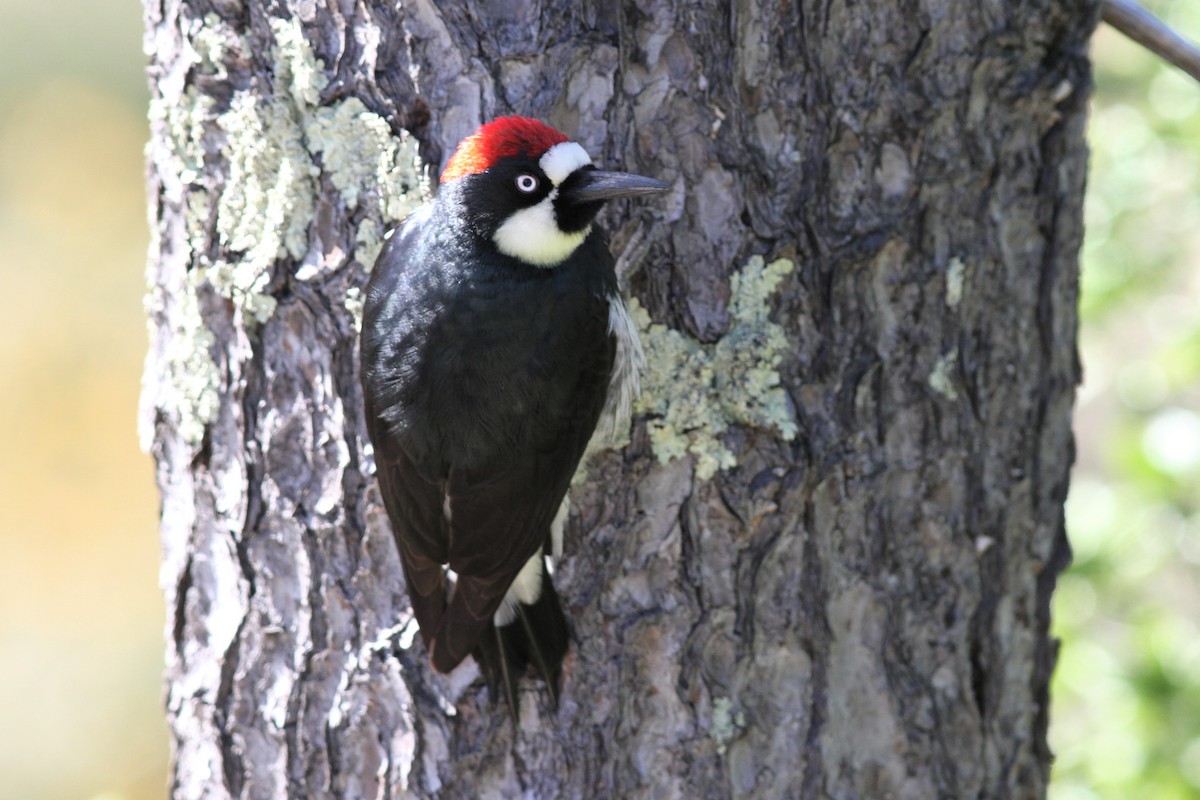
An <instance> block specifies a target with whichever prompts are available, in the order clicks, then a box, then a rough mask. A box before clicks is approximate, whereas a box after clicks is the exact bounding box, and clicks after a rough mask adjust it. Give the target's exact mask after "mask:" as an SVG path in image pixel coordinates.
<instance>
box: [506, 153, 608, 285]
mask: <svg viewBox="0 0 1200 800" xmlns="http://www.w3.org/2000/svg"><path fill="white" fill-rule="evenodd" d="M566 144H573V143H572V142H566ZM557 146H561V145H557ZM576 147H578V145H576ZM551 149H553V148H551ZM580 149H582V148H580ZM547 155H548V154H547ZM543 158H545V156H543ZM556 197H558V189H554V190H553V191H551V192H550V194H548V195H546V197H545V198H544V199H543V200H542V202H540V203H538V204H537V205H536V206H530V207H529V208H523V209H521V210H520V211H517V212H516V213H514V214H513V215H512V216H511V217H509V218H508V219H506V220H505V221H504V223H503V224H502V225H501V226H500V227H499V228H497V229H496V233H495V234H494V237H493V238H494V239H495V242H496V248H497V249H498V250H499V251H500V252H501V253H504V254H505V255H507V256H512V257H513V258H516V259H520V260H521V261H524V262H526V263H528V264H533V265H534V266H536V267H554V266H557V265H559V264H561V263H562V262H563V261H565V260H566V259H567V256H569V255H571V253H574V252H575V248H577V247H579V245H581V244H583V240H584V239H586V238H587V235H588V234H589V233H591V231H592V226H591V225H588V226H587V227H586V228H584V229H583V230H580V231H574V232H573V233H563V231H562V229H561V228H559V227H558V220H556V219H555V218H554V198H556Z"/></svg>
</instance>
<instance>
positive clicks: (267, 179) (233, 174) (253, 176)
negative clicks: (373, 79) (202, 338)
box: [208, 19, 326, 322]
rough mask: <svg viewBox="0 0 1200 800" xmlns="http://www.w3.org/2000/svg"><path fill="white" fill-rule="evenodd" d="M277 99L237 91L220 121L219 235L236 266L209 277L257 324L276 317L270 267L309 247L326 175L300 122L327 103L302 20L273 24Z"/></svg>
mask: <svg viewBox="0 0 1200 800" xmlns="http://www.w3.org/2000/svg"><path fill="white" fill-rule="evenodd" d="M271 29H272V31H273V32H274V34H275V47H274V48H273V49H272V56H273V60H274V75H275V87H274V88H275V96H274V98H273V99H272V100H264V99H262V98H260V97H258V96H257V95H255V94H254V93H252V92H238V93H237V94H236V95H234V98H233V101H232V102H231V103H230V107H229V110H228V111H226V112H225V113H224V114H222V115H221V116H220V117H218V118H217V125H218V127H220V129H221V130H222V131H224V132H225V136H226V140H225V145H224V147H222V153H223V154H224V155H225V157H226V158H227V159H228V161H229V173H228V179H227V181H226V184H225V189H224V191H222V193H221V199H220V200H219V201H218V205H217V233H218V234H219V235H220V237H221V244H222V245H224V246H225V247H226V248H228V249H229V250H233V251H241V253H242V255H241V257H240V258H239V259H237V260H236V261H232V260H229V261H219V262H218V263H216V264H214V265H213V266H212V268H211V269H210V270H209V271H208V278H209V280H210V281H211V282H212V285H213V287H214V288H215V289H216V290H217V291H219V292H220V293H221V294H222V295H224V296H225V297H228V298H229V299H230V300H232V301H233V302H234V304H235V305H236V306H237V307H238V308H239V309H241V310H242V311H244V312H246V313H247V314H249V315H250V316H251V317H252V318H253V319H255V320H257V321H258V322H265V321H266V320H267V319H269V318H270V316H271V314H272V313H274V311H275V298H273V297H271V296H270V295H269V294H268V293H267V292H266V288H267V284H268V283H269V282H270V279H271V267H272V266H273V265H274V263H275V261H276V260H277V259H279V258H281V257H283V256H288V255H290V256H291V257H292V258H297V259H299V258H301V257H303V256H304V254H305V252H306V251H307V249H308V226H309V223H310V222H311V221H312V216H313V209H314V205H313V198H314V197H315V195H316V183H315V178H316V176H317V175H318V174H319V173H318V170H317V167H316V165H315V164H314V163H313V159H312V155H311V154H310V153H309V151H308V148H307V147H306V145H305V141H304V130H303V128H302V126H301V120H302V119H304V117H305V115H306V113H307V111H308V108H309V107H310V106H312V105H314V104H316V103H317V102H318V101H319V99H320V93H321V89H323V88H324V87H325V84H326V79H325V72H324V68H323V67H322V66H321V63H320V62H319V61H318V60H317V59H316V57H315V56H314V55H313V52H312V48H310V47H309V46H308V42H307V41H306V40H305V39H304V34H303V32H302V31H301V30H300V24H299V23H298V22H296V21H295V20H284V19H272V20H271Z"/></svg>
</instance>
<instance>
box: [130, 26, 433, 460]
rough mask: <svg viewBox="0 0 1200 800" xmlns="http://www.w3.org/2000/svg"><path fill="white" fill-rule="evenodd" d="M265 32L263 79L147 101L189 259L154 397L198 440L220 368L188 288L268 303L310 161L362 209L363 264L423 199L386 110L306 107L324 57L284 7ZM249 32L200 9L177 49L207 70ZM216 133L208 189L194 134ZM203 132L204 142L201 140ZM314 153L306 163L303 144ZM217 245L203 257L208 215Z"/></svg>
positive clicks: (257, 318)
mask: <svg viewBox="0 0 1200 800" xmlns="http://www.w3.org/2000/svg"><path fill="white" fill-rule="evenodd" d="M270 24H271V29H272V32H273V33H274V36H275V46H274V47H273V49H272V59H273V62H274V65H273V70H272V74H273V75H274V87H273V92H271V93H264V92H263V91H261V89H258V90H255V91H240V92H236V93H235V94H234V95H233V97H232V99H231V100H230V103H229V107H228V108H227V110H225V111H224V112H223V113H221V114H219V115H216V114H215V105H216V101H215V100H214V99H213V98H212V97H210V96H208V95H206V94H204V93H202V92H200V91H198V90H197V88H196V87H195V86H194V85H192V86H188V87H187V88H186V89H185V90H184V92H183V95H182V97H181V98H178V99H179V100H182V102H170V101H168V100H165V99H156V100H154V101H152V103H151V108H150V115H151V121H152V122H156V123H161V125H162V129H165V130H164V131H163V135H161V136H160V141H161V140H162V139H163V138H165V140H166V142H165V144H166V152H165V153H162V152H160V153H157V154H156V155H158V156H159V160H160V161H161V160H162V159H163V158H167V159H170V161H171V162H172V163H171V164H170V165H169V166H168V165H166V164H163V165H162V166H161V168H162V169H163V170H169V171H171V172H174V173H175V174H177V175H178V176H179V177H180V183H181V185H182V187H183V192H184V196H183V197H182V198H181V201H182V202H183V204H184V206H185V224H186V229H187V241H188V245H189V246H190V249H191V269H190V271H189V274H188V279H187V282H186V284H185V285H184V288H183V292H184V296H183V298H182V311H181V322H180V323H179V325H178V327H176V329H175V330H174V331H173V332H172V336H171V339H170V344H169V346H168V353H167V362H168V371H169V375H170V380H169V381H168V382H167V385H168V387H169V391H170V392H171V394H172V396H170V397H166V396H162V397H160V398H159V400H158V401H157V402H156V405H157V406H158V407H159V408H163V409H174V410H177V413H178V414H179V416H180V434H181V435H182V436H183V438H184V439H185V440H186V441H188V442H190V443H192V444H198V443H199V442H200V440H201V439H202V437H203V435H204V428H205V426H206V425H207V424H208V423H210V422H211V421H212V420H213V419H214V418H215V415H216V412H217V410H218V407H219V402H220V393H219V391H218V387H219V381H220V373H219V371H218V370H217V368H216V366H215V363H214V361H213V359H212V357H211V354H210V349H211V348H212V347H213V345H214V343H215V339H214V336H213V334H212V333H211V331H209V330H208V328H207V327H206V326H205V324H204V321H203V319H202V318H201V317H200V314H199V311H198V304H197V298H196V291H197V288H198V287H200V286H201V285H202V284H203V283H204V282H205V281H207V282H208V284H209V285H210V286H211V287H212V288H213V289H215V290H216V291H217V292H218V293H220V294H221V295H222V296H223V297H226V298H228V299H229V300H231V301H232V302H233V304H234V307H235V308H236V309H237V310H238V311H239V312H240V314H242V315H244V316H243V318H244V319H246V320H247V321H251V322H254V323H259V324H261V323H263V322H266V321H267V320H268V319H270V317H271V315H272V314H273V313H274V310H275V306H276V300H275V298H274V297H272V296H271V295H270V294H269V293H268V291H267V289H268V285H269V283H270V280H271V276H272V272H273V268H274V265H275V263H276V262H277V261H278V260H279V259H280V258H286V257H291V258H293V259H302V258H304V257H305V256H306V255H307V254H308V250H309V246H310V245H309V227H310V224H311V222H312V219H313V216H314V211H315V198H316V195H317V190H318V184H317V179H318V177H319V176H320V175H321V174H322V172H323V173H324V174H325V175H326V176H327V177H328V178H329V181H330V183H331V184H332V185H333V186H334V188H336V189H337V191H338V192H339V194H340V195H341V196H342V198H343V200H344V201H345V203H346V206H347V207H348V208H349V209H350V210H352V211H353V210H356V209H358V208H360V207H362V208H363V210H364V211H365V212H366V216H365V218H364V219H362V221H361V222H360V223H359V225H358V227H357V229H356V230H355V253H356V257H357V258H358V260H359V261H360V262H362V263H363V264H365V265H367V266H368V267H369V266H370V265H371V264H372V263H374V260H375V257H376V256H377V255H378V252H379V250H380V248H381V247H382V243H383V239H384V232H385V230H386V228H387V224H388V223H391V222H394V221H396V220H399V219H401V218H403V217H404V216H405V215H406V214H407V213H408V212H409V211H410V210H411V209H412V208H413V207H415V206H416V205H418V204H419V203H421V202H424V201H425V200H427V199H428V196H429V187H428V184H427V181H426V179H425V177H424V174H423V169H422V165H421V161H420V158H419V156H418V154H417V145H416V142H415V140H413V139H412V138H411V137H409V136H407V135H405V134H402V135H401V136H400V137H399V138H397V137H394V136H392V135H391V130H390V128H389V126H388V124H387V122H386V121H385V120H384V119H383V118H382V117H380V116H379V115H377V114H375V113H373V112H371V111H370V110H369V109H367V107H366V106H365V105H364V104H363V103H362V101H361V100H359V99H358V98H354V97H351V98H348V99H346V100H342V101H340V102H338V103H336V104H334V105H332V106H330V107H325V108H319V107H318V104H319V103H320V95H321V91H322V90H323V89H324V88H325V86H326V84H327V79H326V77H325V71H324V66H323V65H322V64H321V62H320V60H319V59H317V58H316V57H315V55H314V53H313V51H312V48H311V47H310V46H309V45H308V42H307V40H306V39H305V38H304V34H303V31H302V29H301V26H300V24H299V22H298V21H296V20H294V19H272V20H271V23H270ZM249 47H250V45H249V43H248V42H247V41H246V40H245V39H242V38H239V36H238V34H237V33H236V32H235V31H233V30H232V29H231V28H230V27H229V26H227V25H226V23H224V22H223V21H222V20H221V19H220V18H219V17H217V16H215V15H213V14H209V15H207V16H206V17H205V18H204V21H203V24H200V25H197V26H196V27H195V28H194V30H192V31H191V40H190V42H189V43H188V45H186V46H185V52H184V57H185V58H187V59H189V61H190V62H191V63H193V64H194V65H195V69H196V70H197V72H200V73H203V74H206V75H210V76H216V77H221V76H224V75H226V74H227V70H226V67H225V64H224V61H225V59H226V57H227V56H228V55H229V54H230V53H235V52H237V51H246V50H248V49H249ZM214 120H215V124H216V130H217V131H219V132H220V134H223V141H222V140H219V139H218V140H216V142H219V145H220V152H221V155H222V156H223V157H224V158H225V160H226V162H227V164H228V166H227V168H226V171H225V181H224V185H223V187H221V188H220V190H219V192H218V191H213V192H211V193H210V192H209V191H207V190H206V189H204V188H203V187H202V186H201V185H200V178H201V177H202V176H203V174H204V169H205V155H206V149H205V135H206V133H211V132H212V130H213V129H212V127H211V126H212V124H213V122H214ZM213 144H214V143H213V142H210V147H209V150H211V149H212V147H213ZM317 156H319V158H320V162H321V163H320V165H319V166H318V164H317V162H316V160H315V157H317ZM214 203H215V204H216V214H215V223H216V225H215V227H216V235H217V237H218V238H219V241H220V244H221V246H222V249H223V250H224V251H226V252H227V253H229V254H230V255H228V256H227V257H226V258H223V259H219V260H217V261H216V262H215V263H210V262H209V261H208V260H207V259H206V257H205V256H204V254H205V253H207V252H209V250H210V249H211V242H210V241H209V237H210V236H211V229H210V227H209V224H210V216H211V215H212V211H213V204H214ZM361 305H362V299H361V294H360V293H358V292H357V290H356V289H353V288H352V289H350V290H349V292H348V294H347V296H346V298H345V307H346V309H347V310H348V311H349V312H350V313H351V314H352V315H353V316H354V318H355V322H356V324H358V321H359V320H360V319H361Z"/></svg>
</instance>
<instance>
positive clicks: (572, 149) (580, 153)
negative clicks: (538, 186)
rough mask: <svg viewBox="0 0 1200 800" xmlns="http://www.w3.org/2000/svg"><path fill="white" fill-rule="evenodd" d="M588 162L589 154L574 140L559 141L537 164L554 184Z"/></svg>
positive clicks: (589, 160) (590, 161)
mask: <svg viewBox="0 0 1200 800" xmlns="http://www.w3.org/2000/svg"><path fill="white" fill-rule="evenodd" d="M590 163H592V158H591V156H589V155H588V154H587V151H586V150H584V149H583V148H582V147H580V146H579V145H578V144H576V143H575V142H559V143H558V144H556V145H554V147H551V148H550V149H549V150H547V151H546V152H545V153H543V154H542V157H541V158H540V159H538V166H539V167H541V168H542V172H544V173H546V177H547V178H549V179H550V182H551V183H553V184H554V185H555V186H558V185H559V184H560V183H562V182H563V181H565V180H566V179H567V176H568V175H570V174H571V173H572V172H574V171H575V170H577V169H579V168H580V167H582V166H586V165H588V164H590Z"/></svg>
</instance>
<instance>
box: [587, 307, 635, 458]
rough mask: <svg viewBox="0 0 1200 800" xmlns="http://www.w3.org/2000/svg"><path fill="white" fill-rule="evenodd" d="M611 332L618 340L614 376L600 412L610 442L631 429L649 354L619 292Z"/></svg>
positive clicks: (611, 312) (602, 429) (601, 426)
mask: <svg viewBox="0 0 1200 800" xmlns="http://www.w3.org/2000/svg"><path fill="white" fill-rule="evenodd" d="M608 334H609V335H610V336H615V337H616V340H617V352H616V356H615V357H614V358H613V370H612V377H611V378H609V381H608V397H606V398H605V401H604V410H603V411H601V412H600V424H599V425H597V426H596V427H597V430H598V431H599V432H600V433H601V434H603V435H605V436H607V437H608V438H609V440H610V441H614V442H615V441H619V440H620V439H621V438H622V437H623V436H624V435H625V432H626V431H627V430H628V428H629V418H630V414H631V413H632V411H633V398H635V397H637V396H638V395H639V394H640V393H641V391H642V383H641V377H640V373H641V371H642V370H643V369H645V368H646V353H645V351H644V350H642V340H641V339H640V338H638V332H637V326H636V325H634V324H633V318H632V317H630V316H629V310H628V309H626V308H625V303H624V301H622V300H621V298H620V297H619V296H618V295H615V294H614V295H609V297H608Z"/></svg>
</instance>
